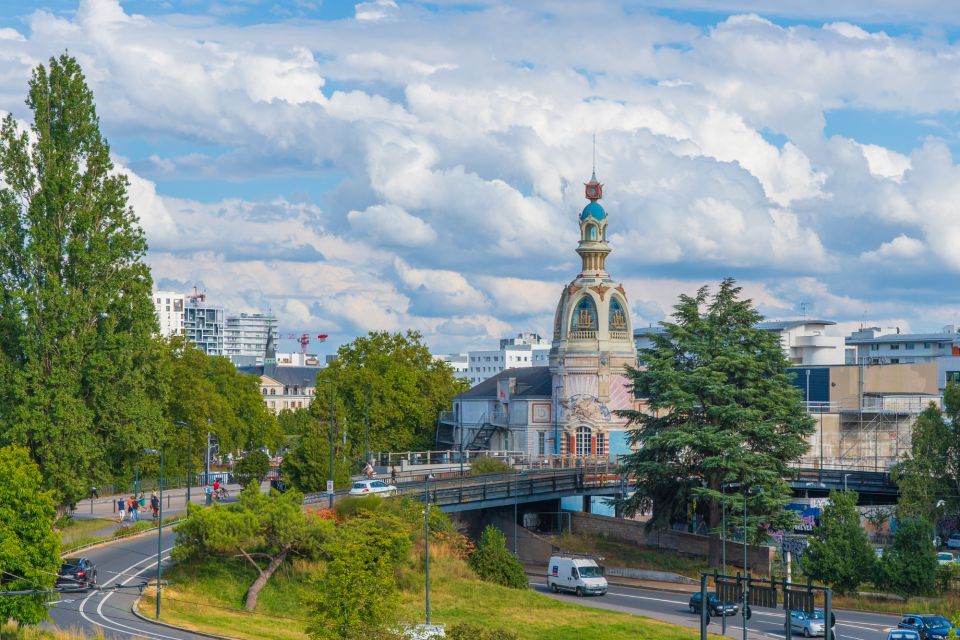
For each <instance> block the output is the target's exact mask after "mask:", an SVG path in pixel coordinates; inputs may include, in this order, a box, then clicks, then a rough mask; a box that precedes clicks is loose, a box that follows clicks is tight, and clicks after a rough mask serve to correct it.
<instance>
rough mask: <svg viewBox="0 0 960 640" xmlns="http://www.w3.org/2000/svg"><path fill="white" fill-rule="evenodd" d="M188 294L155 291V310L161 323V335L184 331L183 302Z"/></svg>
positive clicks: (176, 333) (173, 334) (178, 333)
mask: <svg viewBox="0 0 960 640" xmlns="http://www.w3.org/2000/svg"><path fill="white" fill-rule="evenodd" d="M185 299H186V296H185V295H184V294H182V293H174V292H173V291H154V292H153V311H154V313H155V314H156V316H157V322H159V323H160V335H161V336H176V335H180V334H182V333H183V303H184V300H185Z"/></svg>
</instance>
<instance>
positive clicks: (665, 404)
mask: <svg viewBox="0 0 960 640" xmlns="http://www.w3.org/2000/svg"><path fill="white" fill-rule="evenodd" d="M740 292H741V290H740V288H739V287H737V286H736V285H735V284H734V281H733V279H730V278H728V279H726V280H724V281H723V282H722V283H721V284H720V287H719V289H718V290H717V292H716V293H715V294H713V295H711V294H710V291H709V289H708V288H707V287H703V288H701V289H700V290H699V291H697V293H696V295H694V296H688V295H682V296H680V301H679V303H678V304H677V305H676V306H675V311H674V313H673V319H674V322H663V323H661V326H663V328H664V333H663V334H662V335H654V336H653V337H652V340H653V346H652V347H651V348H649V349H645V350H642V351H641V353H640V354H639V363H640V367H639V368H638V369H630V370H629V372H628V373H629V375H630V378H631V379H632V382H633V386H634V390H635V392H636V394H637V395H638V397H641V398H643V399H644V400H645V401H646V403H647V408H646V410H643V411H624V412H621V414H622V415H624V416H626V417H628V418H629V419H630V424H631V425H632V427H633V428H632V429H631V430H630V436H629V438H630V442H631V444H632V445H635V446H636V447H638V448H637V450H636V452H635V453H633V454H631V455H629V456H628V457H627V459H626V461H625V467H626V470H627V471H628V473H629V474H630V475H631V476H633V477H634V478H635V479H636V484H635V489H636V492H635V493H634V495H633V496H632V497H631V498H630V499H629V500H628V501H627V503H626V505H625V506H626V508H627V511H628V513H629V512H636V511H637V510H639V509H641V508H647V507H651V506H652V508H653V518H652V520H651V526H664V527H666V526H669V525H671V524H673V523H674V522H683V521H685V520H686V519H687V517H688V508H689V507H690V505H691V504H692V503H693V502H694V501H696V502H697V503H698V505H699V506H698V508H699V510H700V511H701V512H702V513H703V515H704V516H705V517H706V519H707V524H708V526H709V527H710V530H711V531H712V532H713V535H712V537H711V544H710V562H711V565H712V566H716V565H717V564H719V560H720V558H719V555H720V545H719V536H718V535H717V533H718V528H719V526H720V519H721V499H722V498H723V495H724V494H725V495H726V501H727V502H726V504H727V508H728V510H729V512H730V513H731V518H729V519H728V522H729V523H735V522H739V521H740V518H739V516H736V514H737V511H738V510H739V511H740V513H742V507H741V505H743V492H742V489H743V487H749V488H750V489H751V491H750V492H749V493H748V496H749V497H748V512H749V516H750V522H751V524H750V533H751V534H756V533H757V532H758V530H759V525H760V523H761V522H762V523H764V524H767V525H769V526H772V527H774V528H786V527H788V526H790V524H791V518H792V516H791V515H790V514H788V513H786V512H785V511H784V510H783V506H784V505H785V504H786V503H787V501H788V500H789V498H790V487H789V486H788V484H787V483H786V482H785V481H784V480H783V478H784V477H785V476H787V475H788V474H789V464H790V463H791V462H793V461H795V460H797V459H798V458H799V457H800V456H801V455H803V454H804V453H805V452H806V451H807V449H808V448H809V445H808V443H807V442H806V439H805V438H806V437H807V436H809V435H810V434H812V433H813V430H814V428H813V420H812V419H811V418H810V417H809V416H807V415H806V414H805V412H804V410H803V406H802V404H801V402H800V399H801V398H800V393H799V391H798V390H797V389H796V388H794V387H793V386H792V385H791V384H790V381H789V379H788V378H787V373H786V368H787V366H788V362H787V359H786V357H785V356H784V354H783V350H782V349H781V346H780V342H779V340H778V338H777V336H776V335H775V334H774V333H772V332H769V331H765V330H763V329H760V328H758V327H757V326H756V325H757V323H758V322H759V321H760V320H761V319H762V317H761V316H760V314H759V313H758V312H757V311H756V310H755V309H754V308H753V306H752V304H751V301H750V300H749V299H741V298H740ZM728 483H730V484H732V483H737V486H736V487H732V486H731V487H729V488H727V489H726V490H725V491H724V485H725V484H728Z"/></svg>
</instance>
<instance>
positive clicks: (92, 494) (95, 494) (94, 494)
mask: <svg viewBox="0 0 960 640" xmlns="http://www.w3.org/2000/svg"><path fill="white" fill-rule="evenodd" d="M90 497H91V498H99V497H100V494H99V493H98V492H97V488H96V487H90Z"/></svg>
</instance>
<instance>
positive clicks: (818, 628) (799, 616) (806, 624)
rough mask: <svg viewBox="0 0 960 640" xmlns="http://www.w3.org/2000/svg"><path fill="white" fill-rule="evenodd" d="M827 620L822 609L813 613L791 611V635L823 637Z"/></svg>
mask: <svg viewBox="0 0 960 640" xmlns="http://www.w3.org/2000/svg"><path fill="white" fill-rule="evenodd" d="M825 622H826V620H825V619H824V617H823V611H822V610H821V609H814V610H813V612H812V613H807V612H805V611H796V610H791V611H790V631H791V633H802V634H803V635H804V637H806V638H810V637H813V636H822V635H823V632H824V629H825V628H826V625H825Z"/></svg>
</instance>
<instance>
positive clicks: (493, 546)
mask: <svg viewBox="0 0 960 640" xmlns="http://www.w3.org/2000/svg"><path fill="white" fill-rule="evenodd" d="M467 562H468V563H469V564H470V568H472V569H473V570H474V572H475V573H476V574H477V575H478V576H480V578H481V579H483V580H486V581H487V582H494V583H496V584H499V585H503V586H505V587H510V588H513V589H526V588H527V585H528V582H529V581H528V580H527V574H526V572H525V571H524V570H523V565H522V564H520V561H519V560H517V558H516V556H514V555H513V554H512V553H510V552H509V551H507V542H506V538H504V536H503V533H501V532H500V530H499V529H497V528H496V527H494V526H493V525H487V527H486V528H485V529H484V530H483V533H482V534H480V543H479V544H478V545H477V550H476V551H474V552H473V553H472V554H470V557H469V558H468V559H467Z"/></svg>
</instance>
